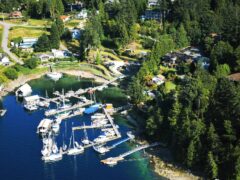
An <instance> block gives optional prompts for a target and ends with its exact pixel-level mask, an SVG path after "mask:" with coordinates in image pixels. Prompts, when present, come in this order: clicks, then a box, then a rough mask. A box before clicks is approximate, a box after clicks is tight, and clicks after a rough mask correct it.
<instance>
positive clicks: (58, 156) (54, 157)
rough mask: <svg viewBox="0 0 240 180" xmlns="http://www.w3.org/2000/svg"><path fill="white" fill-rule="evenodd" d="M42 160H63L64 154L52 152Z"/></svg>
mask: <svg viewBox="0 0 240 180" xmlns="http://www.w3.org/2000/svg"><path fill="white" fill-rule="evenodd" d="M42 160H44V161H45V162H55V161H60V160H62V154H61V153H56V154H50V155H49V156H43V157H42Z"/></svg>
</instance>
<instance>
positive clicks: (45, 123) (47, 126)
mask: <svg viewBox="0 0 240 180" xmlns="http://www.w3.org/2000/svg"><path fill="white" fill-rule="evenodd" d="M51 127H52V120H50V119H43V120H41V122H40V123H39V125H38V127H37V133H39V134H46V133H48V132H49V131H50V130H51Z"/></svg>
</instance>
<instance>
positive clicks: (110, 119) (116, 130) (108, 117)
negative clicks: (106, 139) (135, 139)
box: [103, 108, 121, 138]
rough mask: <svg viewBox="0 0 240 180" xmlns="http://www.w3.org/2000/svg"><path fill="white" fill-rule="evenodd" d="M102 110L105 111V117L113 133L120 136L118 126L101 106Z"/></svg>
mask: <svg viewBox="0 0 240 180" xmlns="http://www.w3.org/2000/svg"><path fill="white" fill-rule="evenodd" d="M103 112H104V113H105V115H106V117H107V119H108V120H109V122H110V123H111V125H112V128H113V130H114V132H115V134H116V135H117V137H119V138H120V137H121V133H120V132H119V131H118V128H117V126H116V125H115V123H114V122H113V118H112V117H111V116H110V114H109V113H108V112H107V110H106V109H105V108H103Z"/></svg>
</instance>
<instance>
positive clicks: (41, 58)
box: [36, 53, 54, 62]
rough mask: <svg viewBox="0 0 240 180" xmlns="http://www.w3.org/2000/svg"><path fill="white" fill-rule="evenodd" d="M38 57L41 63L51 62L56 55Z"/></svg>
mask: <svg viewBox="0 0 240 180" xmlns="http://www.w3.org/2000/svg"><path fill="white" fill-rule="evenodd" d="M36 57H37V58H38V59H40V61H41V62H47V61H49V60H50V59H54V55H53V54H52V53H49V54H45V53H43V54H37V55H36Z"/></svg>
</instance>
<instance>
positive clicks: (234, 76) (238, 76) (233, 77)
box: [228, 73, 240, 81]
mask: <svg viewBox="0 0 240 180" xmlns="http://www.w3.org/2000/svg"><path fill="white" fill-rule="evenodd" d="M228 78H229V79H230V80H232V81H240V73H234V74H231V75H229V76H228Z"/></svg>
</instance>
